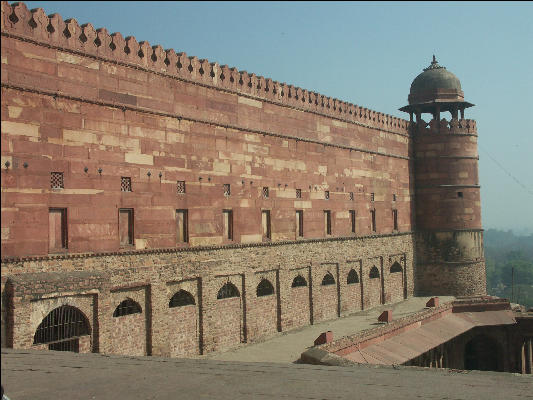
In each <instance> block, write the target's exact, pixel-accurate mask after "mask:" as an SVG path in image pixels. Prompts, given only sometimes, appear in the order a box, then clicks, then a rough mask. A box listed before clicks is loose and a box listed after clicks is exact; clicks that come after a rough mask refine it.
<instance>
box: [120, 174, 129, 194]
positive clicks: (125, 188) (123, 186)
mask: <svg viewBox="0 0 533 400" xmlns="http://www.w3.org/2000/svg"><path fill="white" fill-rule="evenodd" d="M120 190H121V191H122V192H131V178H129V177H127V176H123V177H122V178H120Z"/></svg>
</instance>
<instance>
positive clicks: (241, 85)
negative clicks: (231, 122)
mask: <svg viewBox="0 0 533 400" xmlns="http://www.w3.org/2000/svg"><path fill="white" fill-rule="evenodd" d="M1 13H2V15H1V29H2V35H7V36H11V35H12V36H17V37H20V38H22V39H26V40H32V41H35V42H38V43H40V44H46V45H48V46H52V47H57V48H61V49H67V50H69V51H71V52H74V53H81V54H83V55H88V56H91V57H94V58H98V59H103V60H105V61H109V62H115V63H120V64H124V65H129V66H133V67H136V68H140V69H145V70H149V71H154V72H156V73H159V74H162V75H166V76H170V77H174V78H177V79H181V80H184V81H190V82H194V83H196V84H199V85H205V86H209V87H216V88H218V89H221V90H227V91H231V92H237V93H239V94H244V95H247V96H250V97H255V98H260V99H262V100H265V101H270V102H273V103H277V104H282V105H284V106H287V107H292V108H297V109H302V110H305V111H309V112H316V113H319V114H324V115H327V116H330V117H333V118H337V119H341V120H346V121H349V122H355V123H360V124H365V125H370V126H373V127H376V128H381V129H387V130H391V131H397V132H401V133H405V130H406V129H407V128H408V127H409V122H408V121H407V120H404V119H401V118H397V117H394V116H392V115H389V114H384V113H381V112H377V111H373V110H370V109H367V108H365V107H361V106H358V105H354V104H351V103H347V102H344V101H341V100H339V99H335V98H331V97H327V96H324V95H322V94H319V93H316V92H312V91H309V90H306V89H302V88H299V87H295V86H293V85H288V84H286V83H279V82H276V81H273V80H272V79H270V78H264V77H262V76H257V75H255V74H254V73H248V72H246V71H239V70H238V69H237V68H235V67H228V66H227V65H222V66H221V65H219V64H218V63H216V62H210V61H209V60H206V59H198V58H197V57H195V56H188V55H187V54H186V53H184V52H178V53H176V52H175V51H174V50H173V49H167V50H164V49H163V48H162V47H161V46H160V45H155V46H152V45H150V43H148V42H146V41H141V42H138V41H137V39H136V38H135V37H133V36H128V37H126V38H124V37H123V36H122V35H121V34H120V33H113V34H109V32H108V31H107V30H106V29H105V28H100V29H95V28H94V27H93V26H92V25H91V24H90V23H88V24H83V25H81V26H80V25H79V24H78V22H77V21H76V20H75V19H73V18H71V19H67V20H65V21H64V20H63V18H62V17H61V16H60V15H59V14H52V15H49V16H47V15H46V14H45V12H44V10H43V9H42V8H37V9H32V10H28V8H27V6H26V4H24V3H20V2H17V3H13V4H12V5H10V4H9V3H8V2H6V1H2V2H1Z"/></svg>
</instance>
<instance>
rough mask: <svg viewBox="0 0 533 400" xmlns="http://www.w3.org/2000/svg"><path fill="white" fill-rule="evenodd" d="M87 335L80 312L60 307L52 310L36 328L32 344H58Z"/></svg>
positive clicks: (71, 308)
mask: <svg viewBox="0 0 533 400" xmlns="http://www.w3.org/2000/svg"><path fill="white" fill-rule="evenodd" d="M88 334H89V326H88V324H87V320H86V319H85V316H84V315H83V314H82V313H81V312H80V310H78V309H77V308H75V307H71V306H61V307H58V308H56V309H55V310H52V312H50V314H48V315H47V316H46V317H45V318H44V319H43V321H42V322H41V324H40V325H39V326H38V327H37V331H36V332H35V336H34V338H33V344H40V343H50V342H58V341H60V340H65V339H70V338H77V337H79V336H82V335H88Z"/></svg>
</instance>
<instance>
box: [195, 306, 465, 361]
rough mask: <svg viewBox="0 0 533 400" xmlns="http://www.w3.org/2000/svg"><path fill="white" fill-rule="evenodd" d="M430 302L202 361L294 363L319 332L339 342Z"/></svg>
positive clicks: (303, 331)
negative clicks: (330, 334) (386, 316)
mask: <svg viewBox="0 0 533 400" xmlns="http://www.w3.org/2000/svg"><path fill="white" fill-rule="evenodd" d="M429 299H430V297H412V298H409V299H408V300H405V301H402V302H399V303H395V304H387V305H383V306H379V307H376V308H372V309H370V310H367V311H360V312H357V313H355V314H352V315H349V316H346V317H341V318H339V319H335V320H331V321H325V322H321V323H318V324H315V325H310V326H306V327H303V328H300V329H296V330H293V331H289V332H283V333H280V334H278V335H277V336H275V337H274V338H270V339H267V340H265V341H263V342H259V343H252V344H247V345H243V346H241V347H239V348H237V349H232V350H229V351H226V352H223V353H210V354H207V355H205V356H202V357H201V358H209V359H215V360H224V361H245V362H279V363H291V362H295V361H297V360H298V359H299V358H300V354H302V353H303V352H304V351H306V350H307V348H309V347H311V346H313V342H314V341H315V339H316V338H317V337H318V336H319V335H320V334H321V333H322V332H325V331H332V332H333V338H334V339H339V338H341V337H343V336H347V335H351V334H354V333H357V332H359V331H362V330H365V329H370V328H374V327H376V326H378V325H381V324H379V323H378V322H377V319H378V316H379V315H380V314H381V313H382V312H383V310H388V309H392V310H393V311H392V315H393V318H394V319H398V318H401V317H405V316H406V315H410V314H413V313H415V312H418V311H421V310H423V309H424V308H425V305H426V302H427V301H428V300H429ZM439 299H440V303H441V304H442V303H446V302H449V301H452V300H453V299H454V297H451V296H447V297H446V296H442V297H440V298H439Z"/></svg>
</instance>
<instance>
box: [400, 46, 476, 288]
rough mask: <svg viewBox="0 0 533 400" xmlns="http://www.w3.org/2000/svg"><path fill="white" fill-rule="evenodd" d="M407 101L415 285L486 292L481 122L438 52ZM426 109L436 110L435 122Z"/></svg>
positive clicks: (417, 81)
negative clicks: (472, 116)
mask: <svg viewBox="0 0 533 400" xmlns="http://www.w3.org/2000/svg"><path fill="white" fill-rule="evenodd" d="M408 101H409V105H407V106H405V107H402V108H400V110H401V111H405V112H408V113H409V114H410V117H411V118H410V119H411V130H412V131H411V133H412V136H413V144H414V146H413V150H414V151H413V156H414V176H413V177H414V182H415V199H414V200H415V215H416V225H415V226H416V292H417V294H419V295H454V296H472V295H483V294H486V272H485V259H484V252H483V229H482V228H481V202H480V194H479V192H480V186H479V178H478V158H479V157H478V153H477V130H476V124H475V121H473V120H468V119H464V110H465V109H466V108H468V107H472V106H473V104H471V103H468V102H466V101H464V94H463V92H462V90H461V83H460V82H459V79H457V77H456V76H455V75H454V74H452V73H451V72H449V71H448V70H446V68H444V67H442V66H440V65H439V64H438V63H437V61H436V60H435V56H433V61H432V63H431V65H430V66H429V67H428V68H425V69H424V72H422V73H421V74H420V75H418V76H417V77H416V78H415V80H414V81H413V83H412V84H411V91H410V94H409V97H408ZM443 112H449V113H450V115H451V119H450V120H449V121H447V120H446V119H444V118H442V119H441V113H443ZM424 113H429V114H431V117H432V119H431V121H430V122H429V123H427V122H425V121H424V120H423V119H422V114H424ZM459 113H460V118H459ZM413 116H415V118H416V120H414V118H413Z"/></svg>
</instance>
